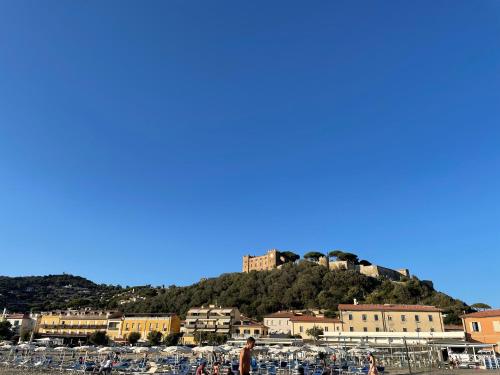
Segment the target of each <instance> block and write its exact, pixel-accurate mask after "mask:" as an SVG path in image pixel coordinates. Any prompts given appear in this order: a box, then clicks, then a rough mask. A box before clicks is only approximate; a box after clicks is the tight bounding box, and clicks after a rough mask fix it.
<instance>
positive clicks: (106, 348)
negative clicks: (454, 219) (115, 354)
mask: <svg viewBox="0 0 500 375" xmlns="http://www.w3.org/2000/svg"><path fill="white" fill-rule="evenodd" d="M112 351H113V348H110V347H107V346H105V347H103V348H99V349H98V350H97V352H98V353H110V352H112Z"/></svg>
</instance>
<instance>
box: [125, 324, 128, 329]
mask: <svg viewBox="0 0 500 375" xmlns="http://www.w3.org/2000/svg"><path fill="white" fill-rule="evenodd" d="M125 331H128V323H126V324H125Z"/></svg>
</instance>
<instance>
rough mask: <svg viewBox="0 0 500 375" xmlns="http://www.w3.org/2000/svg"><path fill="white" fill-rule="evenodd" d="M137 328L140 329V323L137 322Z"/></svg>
mask: <svg viewBox="0 0 500 375" xmlns="http://www.w3.org/2000/svg"><path fill="white" fill-rule="evenodd" d="M137 330H138V331H140V330H141V323H137Z"/></svg>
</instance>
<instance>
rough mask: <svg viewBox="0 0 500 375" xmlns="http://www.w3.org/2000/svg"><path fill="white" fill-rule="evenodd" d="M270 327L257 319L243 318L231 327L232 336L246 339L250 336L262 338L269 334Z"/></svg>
mask: <svg viewBox="0 0 500 375" xmlns="http://www.w3.org/2000/svg"><path fill="white" fill-rule="evenodd" d="M268 332H269V329H268V327H266V326H265V325H264V324H263V323H259V322H257V321H256V320H253V319H248V318H242V319H241V320H240V321H236V322H235V323H234V324H233V326H232V327H231V338H233V339H246V338H248V337H253V338H261V337H265V336H267V335H268Z"/></svg>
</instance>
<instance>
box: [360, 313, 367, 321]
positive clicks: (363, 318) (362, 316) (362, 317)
mask: <svg viewBox="0 0 500 375" xmlns="http://www.w3.org/2000/svg"><path fill="white" fill-rule="evenodd" d="M361 319H362V320H363V322H366V314H363V315H361Z"/></svg>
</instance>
